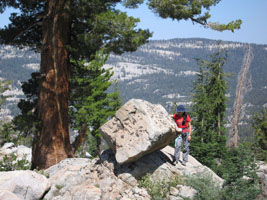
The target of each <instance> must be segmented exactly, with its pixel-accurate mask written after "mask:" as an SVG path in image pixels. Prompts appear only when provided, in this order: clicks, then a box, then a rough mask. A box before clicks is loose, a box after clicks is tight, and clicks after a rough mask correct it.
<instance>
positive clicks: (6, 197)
mask: <svg viewBox="0 0 267 200" xmlns="http://www.w3.org/2000/svg"><path fill="white" fill-rule="evenodd" d="M0 199H1V200H20V198H18V197H17V196H16V195H15V194H13V193H12V192H10V191H8V190H0Z"/></svg>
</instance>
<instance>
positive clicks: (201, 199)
mask: <svg viewBox="0 0 267 200" xmlns="http://www.w3.org/2000/svg"><path fill="white" fill-rule="evenodd" d="M184 184H185V185H188V186H191V187H192V188H194V189H195V190H197V194H196V195H195V196H194V200H214V199H216V200H220V199H221V197H220V196H221V189H220V187H219V186H218V184H216V183H215V182H214V181H213V180H212V177H211V176H206V177H204V176H202V175H201V174H197V175H195V176H190V177H186V178H185V179H184Z"/></svg>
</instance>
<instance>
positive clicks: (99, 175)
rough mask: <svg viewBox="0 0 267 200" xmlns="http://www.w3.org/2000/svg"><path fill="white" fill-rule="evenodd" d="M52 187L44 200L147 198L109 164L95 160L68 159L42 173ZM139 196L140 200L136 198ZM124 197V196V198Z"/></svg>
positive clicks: (147, 196)
mask: <svg viewBox="0 0 267 200" xmlns="http://www.w3.org/2000/svg"><path fill="white" fill-rule="evenodd" d="M45 173H47V174H49V181H50V183H51V185H52V187H51V189H50V190H49V192H48V193H47V194H46V195H45V197H44V199H47V200H65V199H77V200H83V199H92V200H97V199H105V200H113V199H121V198H123V197H124V195H125V196H127V197H129V199H143V200H146V199H150V196H149V195H148V194H147V193H146V191H145V190H144V189H140V191H139V192H136V191H135V190H134V187H133V186H131V185H130V184H128V183H127V182H124V181H123V180H121V179H120V178H119V177H118V176H116V175H115V173H114V165H113V164H112V163H108V162H105V163H102V162H99V160H98V159H93V160H90V159H85V158H69V159H65V160H63V161H61V162H60V163H58V164H57V165H54V166H52V167H50V168H49V169H47V170H45ZM139 197H140V198H139ZM125 198H126V197H125Z"/></svg>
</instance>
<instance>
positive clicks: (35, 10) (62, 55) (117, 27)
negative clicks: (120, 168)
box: [0, 0, 241, 169]
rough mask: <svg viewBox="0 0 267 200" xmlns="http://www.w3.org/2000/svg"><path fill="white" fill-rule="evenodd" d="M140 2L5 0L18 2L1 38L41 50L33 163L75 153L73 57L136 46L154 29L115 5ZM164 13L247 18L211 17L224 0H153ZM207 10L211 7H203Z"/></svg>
mask: <svg viewBox="0 0 267 200" xmlns="http://www.w3.org/2000/svg"><path fill="white" fill-rule="evenodd" d="M119 2H123V3H124V4H125V6H128V7H136V6H137V5H138V4H140V3H143V2H144V1H143V0H123V1H120V0H106V1H102V0H92V1H87V0H57V1H54V0H46V1H43V0H27V1H24V0H13V1H1V2H0V12H1V13H2V12H3V11H4V10H5V8H6V7H14V8H16V9H19V11H20V12H18V13H14V14H12V15H11V18H10V20H11V24H9V25H8V26H6V27H5V28H3V29H1V30H0V42H1V43H2V44H12V45H18V46H22V47H23V46H30V47H32V48H34V49H36V50H38V51H40V52H41V66H40V73H41V78H40V83H39V87H40V88H39V96H38V98H39V99H38V106H37V113H38V118H39V120H40V121H41V125H40V130H39V131H38V133H37V138H36V142H35V143H34V145H33V156H32V167H33V168H36V167H38V168H40V169H41V168H48V167H50V166H51V165H53V164H56V163H58V162H59V161H60V160H62V159H65V158H66V157H73V153H72V150H71V146H70V138H69V123H68V96H69V82H68V79H69V74H70V68H72V67H74V66H72V65H71V63H70V60H71V59H73V60H87V61H90V60H92V58H93V57H94V55H95V52H96V51H97V50H99V49H100V48H104V49H105V50H106V52H109V51H113V52H115V53H123V52H124V51H135V50H136V49H137V47H138V46H139V45H141V44H143V43H145V42H147V39H148V37H149V36H151V34H150V33H149V31H147V30H137V29H135V27H136V23H137V22H138V21H139V20H137V19H134V18H132V17H128V16H127V15H126V14H125V13H122V12H120V11H118V10H116V9H115V6H116V4H117V3H119ZM147 3H148V5H149V7H150V8H151V9H152V10H153V11H154V12H155V13H158V14H159V15H160V16H161V17H163V18H171V19H176V20H182V19H185V20H188V19H189V20H191V21H193V22H197V23H200V24H202V25H204V26H208V27H211V28H214V29H216V30H222V29H228V30H234V28H239V27H240V24H241V21H240V20H238V21H236V22H230V23H229V24H228V25H218V24H214V23H209V22H207V20H208V18H209V17H210V14H209V12H208V11H209V9H210V7H211V6H214V5H216V4H217V3H219V0H205V1H199V0H190V1H189V0H186V1H176V0H162V1H158V0H149V1H148V2H147ZM203 10H206V11H207V12H206V13H204V14H202V13H203Z"/></svg>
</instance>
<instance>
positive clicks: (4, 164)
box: [0, 153, 31, 171]
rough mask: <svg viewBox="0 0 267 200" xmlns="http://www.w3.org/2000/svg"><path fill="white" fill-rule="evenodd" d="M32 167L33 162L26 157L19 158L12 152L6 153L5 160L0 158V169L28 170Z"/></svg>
mask: <svg viewBox="0 0 267 200" xmlns="http://www.w3.org/2000/svg"><path fill="white" fill-rule="evenodd" d="M30 168H31V163H30V162H29V161H28V160H26V159H25V157H24V158H23V159H21V160H17V156H16V155H15V154H14V153H12V154H11V155H9V156H7V155H5V156H4V158H3V160H0V171H14V170H28V169H30Z"/></svg>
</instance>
